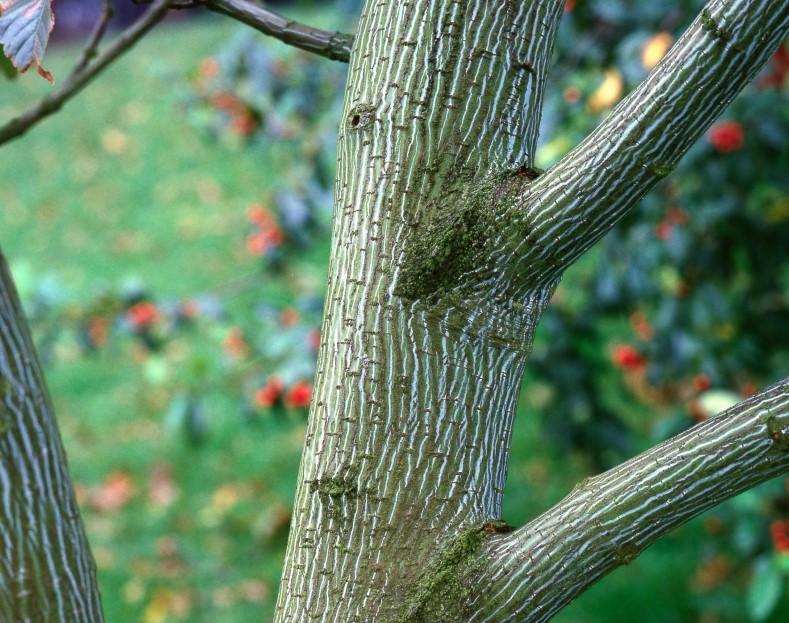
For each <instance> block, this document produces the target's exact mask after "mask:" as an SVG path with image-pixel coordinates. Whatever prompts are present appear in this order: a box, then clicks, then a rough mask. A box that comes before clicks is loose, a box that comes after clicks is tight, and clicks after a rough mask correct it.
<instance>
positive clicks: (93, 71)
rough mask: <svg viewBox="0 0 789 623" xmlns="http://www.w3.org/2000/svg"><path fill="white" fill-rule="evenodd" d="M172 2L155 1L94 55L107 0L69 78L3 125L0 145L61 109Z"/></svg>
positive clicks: (106, 14)
mask: <svg viewBox="0 0 789 623" xmlns="http://www.w3.org/2000/svg"><path fill="white" fill-rule="evenodd" d="M170 1H171V0H156V2H154V3H153V4H152V6H151V8H150V9H148V11H146V13H145V15H143V16H142V17H141V18H140V19H139V20H137V21H136V22H135V23H134V24H132V25H131V26H130V27H129V28H128V29H127V30H125V31H124V32H123V33H121V34H120V35H119V36H118V38H117V39H116V40H115V41H113V42H112V44H111V45H110V46H109V47H108V48H107V49H106V50H105V51H104V52H102V53H101V54H100V55H99V56H95V55H96V48H97V46H98V43H99V41H100V40H101V38H102V36H103V35H104V32H105V30H106V22H107V21H108V20H109V16H110V15H111V11H112V8H111V6H110V4H109V3H107V4H106V5H105V12H104V13H103V15H102V17H101V18H100V20H99V22H98V23H97V25H96V29H95V30H94V32H93V34H92V35H91V38H90V40H89V42H88V45H87V46H86V48H85V50H84V51H83V53H82V55H81V57H80V59H79V60H78V61H77V64H76V66H75V67H74V69H73V70H72V72H71V74H69V76H68V78H66V80H64V81H63V84H62V85H61V86H60V88H59V89H57V90H56V91H55V92H54V93H52V94H50V95H47V96H46V97H45V98H43V99H42V100H41V101H40V102H39V103H38V104H36V105H35V106H34V107H33V108H31V109H30V110H28V111H27V112H24V113H22V114H21V115H19V116H18V117H14V118H13V119H11V120H10V121H8V122H7V123H6V124H4V125H3V126H0V145H2V144H3V143H7V142H8V141H11V140H13V139H15V138H19V137H20V136H22V135H23V134H24V133H25V132H27V131H28V130H29V129H30V128H32V127H33V126H34V125H36V124H37V123H38V122H39V121H41V120H43V119H45V118H47V117H48V116H50V115H51V114H53V113H55V112H57V111H58V110H60V109H61V108H62V106H63V104H65V103H66V102H67V101H68V100H70V99H71V98H72V97H74V96H75V95H76V94H77V93H79V92H80V91H82V89H84V88H85V87H86V86H87V85H88V84H89V83H90V82H91V81H92V80H93V79H94V78H95V77H96V76H98V75H99V74H100V73H101V72H102V71H103V70H104V69H106V68H107V67H108V66H109V65H110V64H112V62H113V61H115V60H116V59H117V58H118V57H119V56H121V55H122V54H123V53H124V52H126V51H127V50H129V49H131V48H132V47H133V46H134V44H135V43H137V42H138V41H139V40H140V39H141V38H142V37H143V36H144V35H145V34H146V33H147V32H148V31H149V30H151V28H153V27H154V26H155V25H156V24H157V23H158V22H159V21H160V20H161V19H162V18H163V17H164V16H165V15H166V14H167V11H168V9H169V7H170ZM93 57H95V58H93ZM91 59H93V60H91Z"/></svg>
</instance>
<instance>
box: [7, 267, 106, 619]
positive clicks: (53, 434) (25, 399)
mask: <svg viewBox="0 0 789 623" xmlns="http://www.w3.org/2000/svg"><path fill="white" fill-rule="evenodd" d="M0 548H2V549H1V550H0V551H2V556H0V621H8V622H9V623H10V622H11V621H13V622H15V623H16V622H19V623H53V622H61V621H62V622H65V621H74V622H80V623H81V622H90V623H100V622H101V621H103V620H104V618H103V616H102V612H101V603H100V599H99V591H98V588H97V585H96V565H95V564H94V562H93V557H92V556H91V553H90V548H89V546H88V541H87V539H86V537H85V530H84V528H83V526H82V520H81V519H80V515H79V509H78V507H77V501H76V499H75V497H74V490H73V488H72V486H71V479H70V477H69V473H68V464H67V462H66V454H65V452H64V450H63V445H62V443H61V441H60V435H59V433H58V429H57V424H56V423H55V417H54V413H53V411H52V405H51V403H50V400H49V396H48V394H47V389H46V385H45V383H44V376H43V373H42V371H41V365H40V364H39V361H38V357H37V356H36V352H35V348H34V346H33V342H32V340H31V339H30V334H29V332H28V330H27V323H26V321H25V317H24V314H23V313H22V308H21V305H20V304H19V298H18V296H17V294H16V290H15V289H14V285H13V282H12V281H11V275H10V274H9V272H8V268H7V266H6V263H5V258H4V257H3V256H2V254H1V253H0Z"/></svg>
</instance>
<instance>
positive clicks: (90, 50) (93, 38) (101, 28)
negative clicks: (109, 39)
mask: <svg viewBox="0 0 789 623" xmlns="http://www.w3.org/2000/svg"><path fill="white" fill-rule="evenodd" d="M114 13H115V7H114V5H113V3H112V0H104V10H103V11H102V12H101V17H99V20H98V21H97V22H96V25H95V26H94V28H93V32H92V33H90V38H89V39H88V44H87V45H86V46H85V49H84V50H82V56H80V59H79V61H77V64H76V65H75V66H74V69H73V70H72V73H74V72H78V71H82V70H83V69H85V68H86V67H87V66H88V63H90V62H91V61H92V60H93V59H94V58H95V57H96V55H97V54H98V51H99V44H100V43H101V40H102V39H103V38H104V35H105V33H106V32H107V26H109V23H110V20H111V19H112V16H113V14H114Z"/></svg>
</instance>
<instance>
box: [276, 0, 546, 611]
mask: <svg viewBox="0 0 789 623" xmlns="http://www.w3.org/2000/svg"><path fill="white" fill-rule="evenodd" d="M560 5H561V3H560V2H557V1H555V0H552V1H551V2H533V3H514V2H506V3H500V2H493V1H492V0H477V1H475V2H467V3H459V2H455V1H450V0H447V1H444V2H435V1H432V0H417V1H414V2H407V3H406V2H396V1H394V0H392V1H388V2H374V3H368V5H367V7H366V8H365V10H364V12H363V15H362V17H361V23H360V27H359V33H358V35H357V37H356V43H355V48H354V52H353V54H352V57H351V64H350V69H349V83H348V87H347V91H346V100H345V108H344V113H343V119H342V124H341V128H340V134H339V162H338V184H337V190H336V199H335V204H336V208H335V223H334V231H333V242H332V244H333V252H332V257H331V265H330V270H329V288H328V294H327V300H326V311H325V318H324V323H323V329H322V339H321V348H320V353H319V363H318V372H317V377H316V384H315V399H314V403H313V405H312V409H311V413H310V422H309V425H308V433H307V440H306V444H305V452H304V456H303V460H302V466H301V473H300V476H299V483H298V492H297V496H296V504H295V508H294V521H293V525H292V528H291V534H290V540H289V549H288V555H287V560H286V563H285V570H284V575H283V580H282V585H281V590H280V595H279V601H278V610H277V619H276V620H277V621H280V622H283V623H284V622H289V623H297V622H299V623H300V622H302V621H334V622H337V623H353V622H357V623H360V622H363V621H364V622H366V621H387V620H393V618H394V617H396V616H397V615H398V614H399V612H400V610H401V608H402V602H403V599H404V596H405V593H406V591H407V590H408V589H409V588H410V587H411V586H412V585H413V584H414V582H415V581H416V579H417V578H418V577H419V575H420V574H421V572H422V570H423V568H424V565H425V564H426V562H427V561H428V560H429V559H430V557H431V556H432V555H434V554H435V553H436V552H437V551H438V548H439V547H440V545H441V543H442V542H443V540H444V539H445V538H446V537H447V535H454V534H456V533H458V532H459V531H460V530H462V529H463V528H464V527H466V526H469V525H476V524H479V523H481V522H484V521H487V520H488V519H492V518H496V517H498V515H499V511H500V497H501V491H502V488H503V485H504V476H505V469H506V458H507V448H508V446H509V439H510V430H511V422H512V415H513V413H514V409H515V404H516V401H517V397H518V388H519V385H520V380H521V377H522V373H523V365H524V362H525V358H526V354H527V352H528V349H529V347H530V340H531V335H532V333H533V330H534V324H535V322H536V319H537V318H538V317H539V314H540V312H541V310H542V308H543V307H544V305H545V304H546V303H547V298H548V294H549V290H547V289H544V290H538V291H537V290H536V291H534V292H532V293H530V294H529V296H528V297H525V298H524V300H523V301H521V307H520V310H521V313H520V314H519V315H518V316H517V317H516V316H512V317H507V316H506V315H505V314H503V313H497V314H495V315H491V314H483V313H476V314H474V313H472V314H469V313H468V312H467V310H465V309H464V310H463V311H459V310H457V309H454V308H451V307H448V306H443V307H439V306H427V305H424V304H421V303H420V302H414V303H411V302H409V301H404V300H402V299H400V298H399V297H396V296H393V295H392V289H393V287H394V285H395V282H396V277H397V271H398V263H399V260H400V258H401V257H402V255H403V249H404V246H405V245H407V243H408V240H409V237H410V236H411V235H412V232H413V231H415V230H418V229H419V228H420V227H421V225H420V224H419V223H420V222H422V221H429V220H430V218H431V216H432V211H433V210H436V209H437V205H436V203H435V199H436V198H437V197H442V196H444V195H445V194H446V193H447V192H448V190H451V189H452V188H453V187H454V185H456V184H457V183H458V180H459V179H463V180H469V179H473V177H475V176H477V175H479V174H480V173H483V174H486V173H488V172H490V171H491V170H495V169H499V170H500V169H502V168H507V167H510V166H516V165H520V164H528V163H530V162H531V159H532V157H533V153H534V147H535V143H536V133H537V126H538V117H539V114H538V111H539V106H540V104H541V98H542V81H543V77H544V73H545V70H546V65H547V59H548V57H549V53H550V47H551V45H552V40H553V29H552V28H545V27H544V26H543V25H542V23H543V22H545V23H547V24H549V25H550V24H554V25H555V23H556V17H558V14H559V11H560V8H561V6H560ZM535 23H539V24H540V25H539V27H536V26H534V27H532V29H530V28H529V24H535ZM531 59H534V60H531ZM527 65H528V66H527ZM479 307H480V308H482V307H483V301H480V304H479ZM487 307H488V308H491V307H492V306H490V305H489V304H488V305H487Z"/></svg>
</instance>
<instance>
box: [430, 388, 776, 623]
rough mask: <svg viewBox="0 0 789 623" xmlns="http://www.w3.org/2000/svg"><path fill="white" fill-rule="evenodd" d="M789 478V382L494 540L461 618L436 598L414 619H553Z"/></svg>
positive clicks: (470, 564)
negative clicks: (761, 487) (611, 578)
mask: <svg viewBox="0 0 789 623" xmlns="http://www.w3.org/2000/svg"><path fill="white" fill-rule="evenodd" d="M787 472H789V379H785V380H783V381H781V382H780V383H778V384H776V385H773V386H772V387H769V388H767V389H766V390H764V391H762V392H761V393H760V394H757V395H756V396H754V397H752V398H750V399H748V400H746V401H744V402H741V403H740V404H738V405H735V406H734V407H732V408H731V409H728V410H727V411H725V412H723V413H721V414H720V415H718V416H717V417H714V418H712V419H710V420H707V421H706V422H703V423H702V424H699V425H697V426H694V427H693V428H691V429H689V430H687V431H686V432H684V433H682V434H680V435H677V436H676V437H674V438H672V439H669V440H668V441H666V442H664V443H662V444H660V445H658V446H656V447H654V448H652V449H651V450H649V451H647V452H645V453H643V454H641V455H639V456H637V457H635V458H633V459H631V460H630V461H627V462H625V463H623V464H621V465H619V466H618V467H616V468H614V469H612V470H609V471H607V472H605V473H603V474H600V475H598V476H595V477H593V478H589V479H587V480H584V481H583V482H581V483H580V484H579V485H577V486H576V487H575V488H574V489H573V491H572V492H571V493H570V494H569V495H568V496H567V497H566V498H564V500H562V501H561V502H559V503H558V504H557V505H556V506H554V507H553V508H552V509H550V510H549V511H547V512H546V513H544V514H543V515H541V516H540V517H538V518H536V519H534V520H533V521H531V522H530V523H529V524H527V525H526V526H524V527H522V528H520V529H518V530H516V531H515V532H512V533H510V534H504V535H495V534H493V535H490V536H489V537H488V538H487V539H485V542H484V543H483V544H482V545H481V546H480V547H479V548H478V550H477V552H476V553H474V555H473V556H470V557H468V558H467V559H466V560H464V562H463V565H462V569H461V571H460V573H461V577H460V578H454V585H455V586H463V587H465V588H464V595H462V596H461V600H462V601H461V604H460V605H459V606H458V607H454V608H453V611H454V612H455V614H456V616H455V617H454V618H449V619H447V618H446V617H442V616H441V614H440V613H442V612H446V608H445V605H446V604H442V603H441V602H442V592H441V591H440V590H438V591H435V593H434V595H433V596H432V597H431V600H432V602H433V604H432V605H431V606H430V607H423V608H422V611H421V614H422V617H421V618H419V619H416V620H418V621H420V622H424V623H427V622H434V621H455V620H457V621H463V622H464V623H465V622H467V621H468V622H474V623H482V622H485V623H503V622H505V621H518V623H538V622H543V621H548V620H549V619H551V618H552V617H553V615H554V614H556V612H558V611H559V610H560V609H561V608H563V607H564V606H565V605H567V604H568V603H569V602H570V601H572V600H573V599H574V598H575V597H576V596H578V595H579V594H580V593H581V592H583V591H584V590H585V589H586V588H588V587H589V586H591V585H592V584H594V583H595V582H597V581H598V580H599V579H600V578H601V577H602V576H604V575H606V574H607V573H609V572H610V571H612V570H613V569H615V568H617V567H619V566H621V565H626V564H628V563H629V562H631V561H632V560H633V559H634V558H635V557H636V556H638V555H639V554H640V553H641V552H642V551H643V550H644V549H645V548H646V547H648V546H649V545H651V544H652V543H654V542H655V541H656V540H657V539H658V538H659V537H661V536H662V535H664V534H666V533H667V532H669V531H670V530H673V529H674V528H676V527H677V526H679V525H681V524H683V523H685V522H686V521H688V520H689V519H691V518H692V517H695V516H696V515H698V514H700V513H702V512H703V511H705V510H707V509H709V508H711V507H713V506H715V505H717V504H719V503H721V502H723V501H724V500H726V499H728V498H730V497H732V496H734V495H737V494H738V493H741V492H743V491H745V490H747V489H750V488H751V487H754V486H756V485H758V484H760V483H762V482H764V481H766V480H769V479H770V478H773V477H776V476H779V475H781V474H786V473H787ZM453 598H457V595H453ZM434 613H435V614H436V616H433V614H434Z"/></svg>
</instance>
